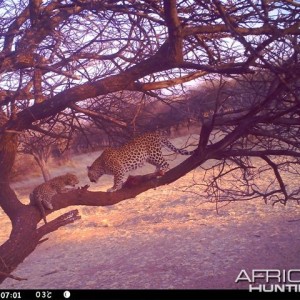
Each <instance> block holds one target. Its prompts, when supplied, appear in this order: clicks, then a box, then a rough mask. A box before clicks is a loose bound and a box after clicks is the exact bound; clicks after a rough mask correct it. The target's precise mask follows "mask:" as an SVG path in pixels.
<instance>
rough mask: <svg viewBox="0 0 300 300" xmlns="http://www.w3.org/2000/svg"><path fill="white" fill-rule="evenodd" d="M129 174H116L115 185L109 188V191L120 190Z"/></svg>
mask: <svg viewBox="0 0 300 300" xmlns="http://www.w3.org/2000/svg"><path fill="white" fill-rule="evenodd" d="M126 178H127V175H126V173H125V172H120V173H118V174H115V175H114V186H113V187H111V188H110V189H108V190H107V192H114V191H117V190H120V189H121V188H122V186H123V183H124V182H125V181H126Z"/></svg>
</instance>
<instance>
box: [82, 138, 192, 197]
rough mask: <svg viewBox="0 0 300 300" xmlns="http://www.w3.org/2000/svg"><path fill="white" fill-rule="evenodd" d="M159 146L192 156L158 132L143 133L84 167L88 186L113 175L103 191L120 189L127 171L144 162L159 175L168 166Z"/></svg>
mask: <svg viewBox="0 0 300 300" xmlns="http://www.w3.org/2000/svg"><path fill="white" fill-rule="evenodd" d="M163 145H165V146H167V147H168V148H169V149H170V150H172V151H173V152H175V153H179V154H182V155H192V154H193V153H194V151H187V150H183V149H177V148H176V147H175V146H174V145H172V144H171V143H170V142H169V141H168V139H167V137H166V136H165V135H163V134H161V133H160V132H150V133H145V134H143V135H141V136H138V137H137V138H135V139H133V140H131V141H129V142H128V143H126V144H125V145H123V146H121V147H119V148H112V147H110V148H106V149H105V150H104V151H103V152H102V154H101V155H100V156H99V157H98V158H97V159H96V160H95V161H94V162H93V164H92V165H91V166H88V167H87V169H88V177H89V179H90V181H91V182H97V180H98V179H99V178H100V177H101V176H102V175H103V174H109V175H113V176H114V185H113V187H111V188H110V189H108V190H107V191H108V192H113V191H117V190H119V189H121V188H122V186H123V183H124V182H125V180H126V178H127V173H128V172H129V171H132V170H135V169H137V168H138V167H141V166H143V165H144V163H145V162H148V163H150V164H152V165H154V166H156V172H158V174H160V175H163V174H164V172H165V171H167V170H168V169H169V164H168V163H167V162H166V161H165V159H164V157H163V155H162V151H161V148H162V146H163Z"/></svg>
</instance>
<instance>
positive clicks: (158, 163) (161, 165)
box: [147, 154, 170, 176]
mask: <svg viewBox="0 0 300 300" xmlns="http://www.w3.org/2000/svg"><path fill="white" fill-rule="evenodd" d="M147 162H148V163H149V164H151V165H153V166H155V167H156V169H155V173H157V175H158V176H162V175H164V174H165V172H166V171H168V170H169V168H170V166H169V164H168V163H167V162H166V161H165V159H164V158H163V156H162V154H156V155H155V156H152V157H150V158H149V159H148V160H147Z"/></svg>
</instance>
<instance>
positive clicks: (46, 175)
mask: <svg viewBox="0 0 300 300" xmlns="http://www.w3.org/2000/svg"><path fill="white" fill-rule="evenodd" d="M33 157H34V159H35V161H36V162H37V164H38V165H39V167H40V169H41V171H42V175H43V178H44V181H45V182H46V181H48V180H49V179H51V175H50V172H49V168H48V164H47V161H46V159H44V158H43V157H42V155H39V154H33Z"/></svg>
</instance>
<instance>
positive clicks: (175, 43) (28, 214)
mask: <svg viewBox="0 0 300 300" xmlns="http://www.w3.org/2000/svg"><path fill="white" fill-rule="evenodd" d="M299 8H300V7H299V3H298V2H297V1H292V0H282V1H265V0H241V1H240V0H239V1H237V0H231V1H220V0H210V1H201V0H199V1H189V0H183V1H176V0H165V1H160V0H144V1H126V0H124V1H118V0H116V1H105V0H102V1H101V0H99V1H94V0H45V1H42V0H28V1H26V0H10V1H2V2H1V3H0V25H1V26H0V44H1V52H0V70H1V74H2V75H1V77H2V78H1V79H2V80H1V84H0V88H1V89H0V105H1V107H2V113H1V128H0V205H1V207H2V209H3V211H4V212H5V213H6V214H7V215H8V217H9V218H10V220H11V223H12V231H11V234H10V237H9V239H8V240H7V241H6V242H5V243H4V244H3V245H2V246H1V247H0V272H1V274H0V281H3V280H4V279H5V278H6V277H7V276H8V274H10V273H11V272H12V271H13V270H14V269H15V268H16V267H17V266H18V264H19V263H21V262H22V261H23V260H24V258H25V257H27V256H28V255H29V254H30V253H31V252H32V251H34V249H35V248H36V246H37V245H38V244H39V243H40V241H41V240H42V239H43V237H44V236H45V235H46V234H48V233H50V232H52V231H54V230H57V229H58V228H59V227H60V226H63V225H66V224H69V223H71V222H74V221H75V220H77V219H78V218H80V216H78V212H77V211H76V210H75V211H70V212H69V213H66V214H64V215H62V216H60V217H58V218H57V219H55V220H53V221H51V222H49V223H48V224H45V225H43V226H41V227H39V228H37V224H38V222H39V221H40V219H41V216H40V213H39V211H38V210H37V209H36V208H35V207H33V206H30V205H24V204H22V203H21V202H20V201H19V199H18V197H17V195H16V194H15V193H14V191H13V190H12V188H11V187H10V181H9V175H10V172H11V169H12V166H13V164H14V158H15V155H16V151H17V143H18V139H19V137H20V136H21V135H22V134H23V133H24V132H25V131H26V130H28V129H31V130H39V131H41V130H40V129H39V128H38V127H39V126H38V125H39V122H43V121H44V120H46V119H49V118H52V119H54V118H55V117H56V116H57V115H58V114H60V113H63V114H65V115H67V116H70V122H73V121H74V120H76V121H78V122H79V118H83V119H84V116H86V115H91V114H93V113H97V114H98V116H100V117H102V119H105V121H111V122H113V123H114V124H116V122H117V120H116V118H115V116H114V110H113V107H112V109H107V107H109V103H107V105H108V106H105V107H104V110H103V111H97V112H95V111H92V110H91V109H92V107H89V106H87V105H85V102H86V100H87V99H96V97H98V96H101V95H107V94H110V93H114V92H117V91H122V90H130V91H140V92H144V93H151V94H152V96H154V95H155V93H156V92H155V91H157V90H161V89H164V88H171V87H173V86H175V85H178V84H183V83H185V82H188V81H191V80H193V79H196V78H203V79H206V78H220V76H221V77H222V78H221V85H222V82H223V81H222V80H223V79H224V78H228V77H230V78H235V79H236V82H239V81H240V80H241V78H245V79H246V80H247V81H248V82H249V84H250V85H251V82H253V81H252V80H251V76H250V75H251V74H254V73H255V72H258V71H264V72H266V73H265V74H268V75H267V76H266V77H265V79H264V81H263V83H262V84H263V85H264V91H263V92H262V91H261V89H260V90H259V89H258V88H257V87H256V88H255V89H252V93H251V95H252V96H251V97H250V94H249V93H248V96H247V93H244V94H243V97H242V98H243V99H242V98H239V96H238V94H235V97H234V98H235V100H236V103H238V104H239V105H236V106H234V109H233V110H228V109H227V110H222V109H221V108H222V107H223V105H224V103H225V102H226V97H225V98H222V97H221V96H219V95H218V94H217V95H216V101H215V103H216V104H215V107H214V110H213V113H212V114H211V115H210V116H209V117H208V118H205V119H203V124H202V127H201V132H200V139H199V144H198V147H197V149H196V150H195V153H194V154H193V155H192V156H191V157H189V158H188V159H187V160H185V161H184V162H183V163H181V164H180V165H178V166H177V167H175V168H174V169H172V170H170V171H169V172H167V173H166V174H165V175H164V176H162V177H161V178H159V179H158V180H155V181H152V180H145V181H140V184H139V185H136V186H133V187H131V188H130V189H128V188H126V187H125V188H123V189H122V190H119V191H117V192H114V193H103V192H90V191H88V190H87V189H79V190H75V191H71V192H68V193H67V194H64V195H63V196H60V195H58V196H56V197H55V199H54V200H55V201H54V204H53V206H54V210H59V209H61V208H64V207H68V206H70V205H94V206H101V205H112V204H115V203H118V202H119V201H122V200H126V199H128V198H132V197H135V196H136V195H138V194H140V193H142V192H144V191H146V190H148V189H151V188H153V187H155V186H160V185H164V184H169V183H171V182H174V181H176V180H177V179H178V178H180V177H182V176H183V175H185V174H186V173H188V172H190V171H191V170H193V169H195V168H197V167H199V166H201V165H202V164H203V163H204V162H206V161H207V160H211V159H215V160H217V161H218V162H219V164H217V166H216V167H218V168H219V169H218V170H219V174H220V176H216V177H215V178H212V181H210V182H208V183H207V187H208V192H209V191H210V190H209V188H210V187H211V188H212V189H213V192H215V189H219V190H221V191H223V192H224V195H226V194H228V193H229V194H228V195H233V194H234V193H235V195H239V194H241V195H246V194H247V193H248V195H251V194H253V193H255V195H256V196H260V197H264V198H265V199H269V198H271V199H274V197H275V198H276V199H277V200H280V201H282V202H284V203H285V202H286V201H288V200H298V198H299V190H292V191H291V190H288V189H287V188H286V185H285V182H284V178H283V177H282V176H281V169H282V168H286V167H287V165H286V164H284V163H282V161H281V159H282V160H283V162H286V163H288V166H290V171H291V172H294V173H295V174H296V175H298V171H297V168H296V166H297V165H298V164H299V156H300V152H299V145H300V144H299V125H300V118H299V105H300V101H299V79H298V78H299V73H300V71H299V63H298V59H299V33H300V30H299ZM221 85H220V86H221ZM235 88H236V87H235ZM253 90H254V91H255V92H254V93H253ZM253 95H254V96H253ZM228 96H230V95H228ZM249 97H250V98H249ZM247 99H250V100H249V101H247ZM242 100H244V101H242ZM200 101H201V99H200ZM237 101H239V102H237ZM82 108H85V109H86V111H83V110H82ZM2 115H4V116H3V117H2ZM119 121H120V122H119V125H120V126H129V125H130V124H127V123H126V122H123V121H122V120H119ZM121 121H122V122H121ZM117 123H118V122H117ZM217 131H218V132H220V134H219V135H218V138H215V137H216V132H217ZM44 134H46V132H44ZM253 136H254V137H255V139H252V138H251V139H250V137H253ZM250 141H252V142H251V144H249V143H250ZM253 141H254V142H253ZM274 145H276V146H275V147H274ZM251 157H257V158H259V159H260V160H261V161H263V162H264V163H265V165H266V166H268V167H269V168H270V169H271V170H272V171H273V178H274V180H273V184H272V185H269V187H268V188H267V189H266V190H264V191H262V190H261V189H260V188H259V187H258V186H257V185H255V184H253V185H251V182H248V183H249V184H250V187H251V189H247V185H242V184H241V185H240V186H241V187H242V188H238V186H237V185H236V186H235V189H233V188H230V189H229V190H228V191H225V190H224V188H223V187H222V186H221V185H220V184H219V183H220V180H219V179H220V178H221V179H222V178H226V176H227V175H228V174H229V175H230V174H232V173H231V172H229V171H226V170H225V169H226V168H227V167H229V168H230V170H240V172H242V174H243V176H244V178H245V179H246V180H248V179H249V176H250V175H248V174H251V172H248V171H249V170H250V171H251V170H253V165H252V164H251V163H250V159H249V158H251ZM278 158H280V159H279V160H278ZM292 166H293V167H292ZM225 167H226V168H225ZM259 170H261V169H260V168H259ZM247 176H248V177H247ZM248 181H249V180H248ZM246 183H247V181H246ZM217 184H219V185H217ZM248 186H249V185H248ZM230 193H231V194H230ZM276 199H275V200H276Z"/></svg>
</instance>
